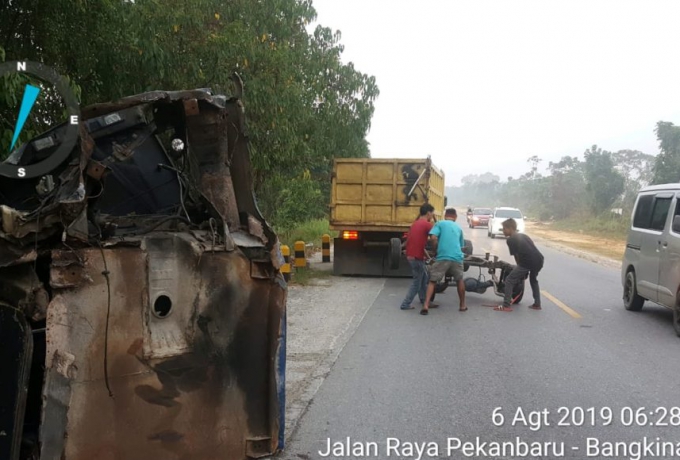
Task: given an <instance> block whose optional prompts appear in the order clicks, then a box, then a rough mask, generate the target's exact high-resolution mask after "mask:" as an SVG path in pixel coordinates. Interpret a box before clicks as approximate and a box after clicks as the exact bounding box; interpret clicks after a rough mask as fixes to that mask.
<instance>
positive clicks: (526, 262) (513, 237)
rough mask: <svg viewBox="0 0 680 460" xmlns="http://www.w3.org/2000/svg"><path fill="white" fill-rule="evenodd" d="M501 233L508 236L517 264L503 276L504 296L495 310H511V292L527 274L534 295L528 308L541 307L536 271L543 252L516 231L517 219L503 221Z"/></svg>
mask: <svg viewBox="0 0 680 460" xmlns="http://www.w3.org/2000/svg"><path fill="white" fill-rule="evenodd" d="M503 234H504V235H505V236H506V237H507V238H508V248H509V249H510V255H511V256H515V262H517V266H516V267H515V268H514V269H513V270H512V272H510V274H509V275H508V276H507V278H505V298H504V299H503V305H499V306H498V307H496V308H494V310H497V311H512V308H510V304H511V303H512V293H513V291H514V289H515V286H517V284H519V283H521V282H522V281H523V280H524V279H526V277H527V275H529V284H530V285H531V292H532V293H533V295H534V304H533V305H531V306H530V307H529V308H531V309H532V310H540V309H541V290H540V288H539V287H538V279H537V276H538V273H539V272H540V271H541V269H542V268H543V254H541V252H540V251H539V250H538V248H536V245H535V244H534V242H533V241H532V240H531V238H529V237H528V236H527V235H525V234H524V233H519V232H518V231H517V221H515V219H512V218H511V219H508V220H506V221H505V222H503Z"/></svg>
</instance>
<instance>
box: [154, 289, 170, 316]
mask: <svg viewBox="0 0 680 460" xmlns="http://www.w3.org/2000/svg"><path fill="white" fill-rule="evenodd" d="M171 310H172V300H170V297H168V296H166V295H159V296H158V297H157V298H156V301H155V302H154V303H153V313H154V315H156V316H158V317H159V318H165V317H166V316H168V315H169V314H170V311H171Z"/></svg>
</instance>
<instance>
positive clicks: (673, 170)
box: [652, 121, 680, 184]
mask: <svg viewBox="0 0 680 460" xmlns="http://www.w3.org/2000/svg"><path fill="white" fill-rule="evenodd" d="M656 138H657V139H658V140H659V150H660V153H659V155H657V157H656V162H655V163H654V176H653V178H652V183H653V184H664V183H669V182H680V126H675V125H674V124H673V123H670V122H668V121H660V122H658V123H657V124H656Z"/></svg>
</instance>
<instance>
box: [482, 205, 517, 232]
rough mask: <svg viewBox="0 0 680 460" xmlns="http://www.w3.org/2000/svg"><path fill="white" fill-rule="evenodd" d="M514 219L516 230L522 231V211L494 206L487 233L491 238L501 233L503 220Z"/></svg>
mask: <svg viewBox="0 0 680 460" xmlns="http://www.w3.org/2000/svg"><path fill="white" fill-rule="evenodd" d="M510 218H512V219H515V220H516V221H517V231H518V232H520V233H524V216H523V215H522V211H520V210H519V209H517V208H507V207H502V208H496V209H494V210H493V215H492V216H491V218H490V219H489V231H488V235H489V236H490V237H491V238H496V235H501V236H502V235H503V222H505V221H506V220H508V219H510Z"/></svg>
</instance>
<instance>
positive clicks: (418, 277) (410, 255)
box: [401, 203, 436, 310]
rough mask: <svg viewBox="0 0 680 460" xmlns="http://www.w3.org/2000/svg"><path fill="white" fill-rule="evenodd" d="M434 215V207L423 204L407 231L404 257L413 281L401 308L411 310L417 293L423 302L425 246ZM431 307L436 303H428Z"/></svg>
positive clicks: (426, 275) (426, 276)
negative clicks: (417, 216)
mask: <svg viewBox="0 0 680 460" xmlns="http://www.w3.org/2000/svg"><path fill="white" fill-rule="evenodd" d="M433 216H434V207H433V206H432V205H431V204H427V203H426V204H424V205H422V206H421V207H420V217H419V218H418V219H417V220H416V221H415V222H413V224H411V229H410V230H409V232H408V239H407V240H406V258H407V259H408V261H409V264H411V272H412V273H413V282H412V283H411V287H410V288H409V290H408V293H407V294H406V298H405V299H404V301H403V302H402V303H401V309H402V310H412V309H413V307H412V306H411V302H413V299H414V298H415V297H416V294H418V297H419V298H420V303H421V304H424V303H425V294H426V292H427V283H428V281H429V276H428V273H427V266H426V264H425V246H426V245H427V239H428V238H429V234H430V230H432V222H431V221H432V218H433ZM430 307H431V308H434V307H436V305H432V304H430Z"/></svg>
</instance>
